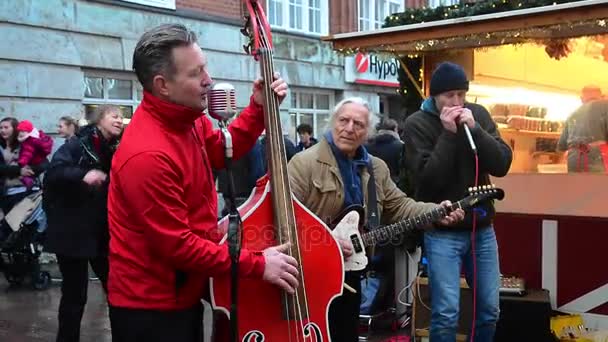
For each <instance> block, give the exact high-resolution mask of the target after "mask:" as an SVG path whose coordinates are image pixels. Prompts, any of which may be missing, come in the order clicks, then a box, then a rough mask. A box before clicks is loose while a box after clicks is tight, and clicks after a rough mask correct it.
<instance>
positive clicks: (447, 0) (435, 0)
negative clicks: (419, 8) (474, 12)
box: [429, 0, 460, 8]
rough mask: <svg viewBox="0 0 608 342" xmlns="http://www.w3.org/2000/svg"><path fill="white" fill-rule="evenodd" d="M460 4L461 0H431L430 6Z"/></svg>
mask: <svg viewBox="0 0 608 342" xmlns="http://www.w3.org/2000/svg"><path fill="white" fill-rule="evenodd" d="M458 4H460V0H429V7H430V8H435V7H439V6H452V5H458Z"/></svg>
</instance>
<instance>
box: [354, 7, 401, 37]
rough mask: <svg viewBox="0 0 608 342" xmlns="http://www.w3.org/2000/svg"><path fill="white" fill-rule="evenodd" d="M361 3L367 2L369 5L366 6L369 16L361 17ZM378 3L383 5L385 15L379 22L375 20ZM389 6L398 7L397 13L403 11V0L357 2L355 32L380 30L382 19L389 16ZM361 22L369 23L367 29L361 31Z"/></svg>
mask: <svg viewBox="0 0 608 342" xmlns="http://www.w3.org/2000/svg"><path fill="white" fill-rule="evenodd" d="M363 1H369V4H368V6H367V12H368V14H369V17H362V16H361V12H362V11H361V9H362V6H361V3H362V2H363ZM380 2H383V3H385V6H386V7H385V10H386V14H385V15H383V16H381V18H382V19H381V20H380V21H377V20H376V8H377V7H378V4H379V3H380ZM391 4H393V5H398V6H399V10H398V11H399V12H402V11H403V10H404V9H405V5H404V1H403V0H357V30H358V31H369V30H377V29H380V28H382V25H383V24H384V19H385V18H386V17H387V16H389V15H390V14H391V13H390V8H391ZM362 21H366V22H367V23H369V28H366V29H363V28H362V27H361V22H362Z"/></svg>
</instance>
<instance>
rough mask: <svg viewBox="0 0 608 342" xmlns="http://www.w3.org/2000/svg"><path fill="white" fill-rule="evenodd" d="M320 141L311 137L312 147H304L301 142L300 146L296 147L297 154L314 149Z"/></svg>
mask: <svg viewBox="0 0 608 342" xmlns="http://www.w3.org/2000/svg"><path fill="white" fill-rule="evenodd" d="M318 142H319V141H318V140H317V139H315V138H313V137H310V145H308V146H304V143H303V142H301V141H300V142H299V143H298V145H297V146H296V152H302V151H304V150H306V149H308V148H311V147H313V146H314V145H315V144H316V143H318Z"/></svg>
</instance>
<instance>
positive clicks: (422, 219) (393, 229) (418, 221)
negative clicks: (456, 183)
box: [361, 200, 469, 247]
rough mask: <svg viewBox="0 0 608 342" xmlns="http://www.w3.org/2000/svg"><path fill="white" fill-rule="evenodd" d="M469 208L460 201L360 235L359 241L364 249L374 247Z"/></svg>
mask: <svg viewBox="0 0 608 342" xmlns="http://www.w3.org/2000/svg"><path fill="white" fill-rule="evenodd" d="M468 207H469V206H468V205H466V203H465V202H464V201H463V200H461V201H458V202H456V203H452V205H451V206H450V207H448V208H444V207H439V208H437V209H434V210H431V211H429V212H426V213H424V214H422V215H418V216H415V217H412V218H409V219H407V220H403V221H399V222H397V223H393V224H389V225H387V226H382V227H378V228H376V229H374V230H372V231H370V232H367V233H365V234H361V239H363V244H364V245H365V246H366V247H370V246H374V245H376V244H377V243H378V242H383V241H389V240H390V239H392V238H394V237H396V236H398V235H399V234H402V233H405V232H411V231H413V230H416V229H419V228H422V227H424V226H427V225H429V224H431V223H435V222H437V221H439V220H441V219H442V218H444V217H446V216H447V215H449V213H451V212H452V211H454V210H456V209H463V210H464V209H466V208H468Z"/></svg>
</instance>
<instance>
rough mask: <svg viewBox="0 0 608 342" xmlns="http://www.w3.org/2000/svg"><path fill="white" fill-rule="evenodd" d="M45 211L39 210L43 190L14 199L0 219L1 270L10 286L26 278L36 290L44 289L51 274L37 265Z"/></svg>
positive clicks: (44, 224) (42, 236) (49, 281)
mask: <svg viewBox="0 0 608 342" xmlns="http://www.w3.org/2000/svg"><path fill="white" fill-rule="evenodd" d="M45 229H46V215H45V214H44V211H43V210H42V191H37V192H34V193H32V194H30V195H28V196H27V197H25V198H24V199H23V200H22V201H21V202H19V203H17V205H15V206H14V207H13V209H11V211H10V212H9V213H8V214H6V216H5V217H4V218H3V219H2V221H0V270H1V271H2V272H3V273H4V276H5V277H6V280H7V281H8V283H9V284H10V285H11V286H18V285H22V284H23V283H24V281H25V280H26V279H29V280H30V281H31V285H32V287H33V288H34V289H36V290H46V289H47V288H48V287H49V286H50V284H51V275H50V273H49V272H47V271H42V270H41V269H40V262H39V257H40V253H41V252H42V243H43V240H44V230H45Z"/></svg>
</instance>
